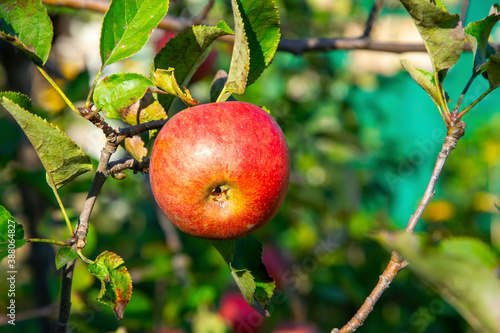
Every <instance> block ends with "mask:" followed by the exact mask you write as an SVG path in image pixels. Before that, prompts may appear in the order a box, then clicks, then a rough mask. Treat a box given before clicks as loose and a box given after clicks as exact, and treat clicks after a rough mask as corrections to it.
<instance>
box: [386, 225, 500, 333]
mask: <svg viewBox="0 0 500 333" xmlns="http://www.w3.org/2000/svg"><path fill="white" fill-rule="evenodd" d="M377 239H378V240H379V242H381V243H382V244H383V245H384V246H385V247H386V248H387V249H388V250H396V251H398V252H399V253H400V254H401V255H402V256H403V257H404V258H405V259H406V260H407V261H408V262H409V266H408V267H409V268H410V269H411V270H413V271H414V272H415V274H416V275H418V276H419V277H420V278H421V279H422V280H424V281H425V282H427V283H429V284H430V285H431V286H432V287H433V288H434V289H435V290H436V292H437V293H438V294H439V295H440V296H442V297H443V298H444V299H445V300H446V301H447V302H449V303H450V304H451V305H453V306H454V307H455V308H456V309H457V311H458V312H459V313H460V314H461V315H462V316H463V318H464V319H465V320H466V321H467V322H468V323H469V325H471V327H472V328H473V329H474V330H475V331H476V332H484V333H486V332H489V333H491V332H500V326H499V325H498V323H499V321H498V320H499V318H500V278H499V277H498V275H497V273H496V272H495V270H494V269H493V268H492V267H491V266H492V260H493V258H492V256H494V254H493V251H492V250H488V249H487V248H488V247H487V246H486V245H485V244H483V243H482V242H481V241H480V240H478V239H474V238H468V239H466V238H464V237H461V238H459V239H454V238H450V239H446V240H442V241H441V243H440V244H439V245H437V246H431V245H425V244H430V242H429V240H428V239H427V238H425V237H423V236H422V237H418V236H416V235H409V234H406V233H382V234H379V235H378V237H377ZM496 261H497V262H498V258H496Z"/></svg>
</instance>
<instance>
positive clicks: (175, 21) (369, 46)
mask: <svg viewBox="0 0 500 333" xmlns="http://www.w3.org/2000/svg"><path fill="white" fill-rule="evenodd" d="M42 2H43V3H44V4H46V5H54V6H64V7H70V8H75V9H88V10H93V11H97V12H101V13H105V12H106V11H107V9H108V6H109V2H107V1H102V0H42ZM382 2H383V1H381V0H376V2H375V4H374V8H373V9H372V11H371V13H370V17H371V16H373V20H375V18H376V16H377V14H378V13H379V11H380V9H379V8H381V7H382V4H380V7H379V5H377V3H382ZM207 7H208V4H207ZM202 13H203V11H202ZM198 19H199V18H198V16H197V17H194V18H193V19H191V20H186V19H183V18H179V17H172V16H168V15H167V16H166V17H165V18H164V19H163V20H162V21H161V22H160V24H159V25H158V28H160V29H165V30H172V31H181V30H184V29H185V28H187V27H189V26H191V25H193V23H195V21H196V20H198ZM370 20H371V18H368V20H367V24H366V26H365V32H364V34H366V33H367V32H368V34H369V33H370V32H371V30H372V27H373V22H372V23H370ZM370 24H371V26H370ZM219 40H220V41H223V42H226V43H234V36H224V37H221V38H219ZM490 45H491V46H492V47H493V48H494V49H496V50H497V51H499V50H500V44H490ZM333 50H369V51H379V52H390V53H404V52H426V49H425V45H424V44H423V43H420V44H417V43H398V42H377V41H372V40H370V39H369V38H364V35H362V36H360V37H359V38H306V39H282V40H281V41H280V43H279V45H278V51H281V52H289V53H293V54H295V55H301V54H303V53H305V52H327V51H333ZM465 51H468V52H470V51H471V48H470V46H469V45H468V44H467V45H466V46H465Z"/></svg>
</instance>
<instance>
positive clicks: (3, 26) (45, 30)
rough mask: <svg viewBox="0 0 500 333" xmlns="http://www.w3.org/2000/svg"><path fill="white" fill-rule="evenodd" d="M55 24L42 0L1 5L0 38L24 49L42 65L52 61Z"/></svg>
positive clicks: (10, 1) (16, 0)
mask: <svg viewBox="0 0 500 333" xmlns="http://www.w3.org/2000/svg"><path fill="white" fill-rule="evenodd" d="M53 34H54V32H53V28H52V21H51V20H50V18H49V16H48V15H47V9H46V8H45V6H44V5H43V4H42V2H41V1H40V0H4V1H1V2H0V38H2V39H4V40H6V41H7V42H9V43H11V44H12V45H14V46H15V47H17V48H19V49H20V50H22V51H23V52H24V53H26V54H27V55H28V57H30V58H31V60H33V62H34V63H35V64H37V65H39V66H41V65H43V64H44V63H45V62H46V61H47V59H48V58H49V53H50V48H51V45H52V37H53Z"/></svg>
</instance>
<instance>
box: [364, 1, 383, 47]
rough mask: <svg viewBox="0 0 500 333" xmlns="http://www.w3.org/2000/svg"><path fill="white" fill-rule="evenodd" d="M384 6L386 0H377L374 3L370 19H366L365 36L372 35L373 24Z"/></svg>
mask: <svg viewBox="0 0 500 333" xmlns="http://www.w3.org/2000/svg"><path fill="white" fill-rule="evenodd" d="M383 6H384V0H375V2H374V3H373V7H372V10H371V11H370V15H369V16H368V20H366V24H365V31H364V32H363V37H364V38H368V37H370V33H371V31H372V29H373V25H374V24H375V20H376V19H377V16H378V14H379V13H380V11H381V10H382V7H383Z"/></svg>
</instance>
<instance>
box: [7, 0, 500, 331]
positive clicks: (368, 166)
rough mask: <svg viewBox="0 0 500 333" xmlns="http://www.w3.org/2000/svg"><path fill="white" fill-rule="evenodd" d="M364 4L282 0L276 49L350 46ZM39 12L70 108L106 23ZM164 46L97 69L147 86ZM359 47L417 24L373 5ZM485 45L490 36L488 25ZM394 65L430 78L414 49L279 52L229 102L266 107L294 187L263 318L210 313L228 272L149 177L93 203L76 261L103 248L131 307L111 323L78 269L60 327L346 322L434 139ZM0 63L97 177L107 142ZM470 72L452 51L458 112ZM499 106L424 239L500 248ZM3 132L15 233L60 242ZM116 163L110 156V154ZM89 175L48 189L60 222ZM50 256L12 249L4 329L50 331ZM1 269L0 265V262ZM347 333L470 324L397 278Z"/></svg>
mask: <svg viewBox="0 0 500 333" xmlns="http://www.w3.org/2000/svg"><path fill="white" fill-rule="evenodd" d="M443 2H444V3H445V5H446V6H447V8H448V10H449V11H450V12H453V13H455V12H459V11H460V7H461V4H462V3H461V1H451V0H450V1H443ZM493 3H494V1H471V2H470V6H469V11H468V13H467V18H466V23H468V22H470V21H474V20H478V19H481V18H483V17H485V16H486V15H487V14H488V11H489V8H490V6H491V4H493ZM204 4H205V1H201V0H179V1H175V2H172V3H171V8H170V10H169V14H170V15H176V16H189V15H195V14H197V13H198V12H199V10H200V9H201V8H202V6H203V5H204ZM372 4H373V1H370V0H357V1H356V0H307V1H306V0H280V1H277V5H278V9H279V11H280V17H281V22H282V38H287V39H296V38H307V37H341V36H346V37H355V36H358V35H359V34H360V33H362V31H363V28H364V22H365V20H366V17H367V16H368V13H369V11H370V8H371V6H372ZM230 8H231V7H230V2H229V1H217V2H216V4H215V7H214V8H213V10H212V11H211V12H210V14H209V17H208V19H207V21H208V22H209V23H212V24H215V23H216V22H217V21H219V20H220V19H225V20H226V21H227V22H231V21H232V20H231V11H230ZM49 13H50V14H51V17H52V19H53V21H54V27H55V31H56V39H55V44H54V45H55V46H54V49H53V52H52V55H51V58H50V60H49V64H48V70H50V71H51V75H52V76H53V77H55V78H56V82H58V84H60V85H62V87H63V88H64V90H65V92H66V93H67V94H68V96H69V97H70V98H71V99H72V100H73V101H82V100H83V99H84V98H85V97H86V94H87V92H88V83H89V80H93V78H94V76H95V73H96V67H97V68H98V66H99V65H100V63H99V53H98V40H99V29H100V22H101V20H102V15H101V14H96V13H91V12H88V11H77V10H70V9H62V8H50V10H49ZM162 34H163V33H162V32H161V31H155V32H154V33H153V36H152V39H151V41H150V43H149V44H148V46H147V47H146V48H145V49H144V50H142V51H141V52H140V53H138V54H137V55H136V56H134V57H132V58H131V59H128V60H125V61H122V62H120V63H119V64H116V65H113V66H110V68H109V69H108V72H107V73H105V74H106V75H107V74H110V73H112V72H118V71H133V72H141V73H146V74H147V73H148V71H149V66H150V64H151V61H152V58H153V56H154V52H155V48H156V47H157V45H155V43H156V41H158V40H159V39H161V37H162ZM372 38H373V39H374V40H380V41H394V42H420V37H419V35H418V32H417V30H416V28H415V26H414V25H413V22H412V21H411V20H410V18H409V16H408V14H407V13H406V12H405V11H404V9H403V7H402V6H401V5H400V3H399V1H396V0H390V1H386V4H385V6H384V9H383V10H382V12H381V15H380V16H379V18H378V20H377V23H376V24H375V27H374V30H373V34H372ZM492 39H493V40H496V41H498V40H500V35H499V32H497V30H494V32H493V34H492ZM230 49H231V47H230V45H228V44H226V43H223V42H220V43H217V45H216V52H217V56H216V60H215V62H216V63H215V65H214V67H213V68H211V69H210V72H211V73H210V75H209V76H206V77H205V78H203V79H202V80H200V81H198V82H195V83H193V84H192V85H191V86H190V90H191V93H192V95H193V97H194V98H196V99H199V100H201V102H202V103H206V102H208V100H209V88H210V82H211V78H212V76H213V74H214V73H215V70H216V69H219V68H220V69H225V70H228V67H229V62H230ZM402 58H407V59H409V60H410V61H411V62H412V63H413V64H414V65H415V66H416V67H420V68H427V69H428V68H429V67H430V61H429V59H428V57H427V55H426V54H423V53H420V54H390V53H383V52H370V51H330V52H314V53H313V52H311V53H305V54H303V55H292V54H290V53H285V52H278V53H277V54H276V56H275V59H274V60H273V62H272V64H271V66H270V67H269V68H268V69H267V70H266V71H265V72H264V73H263V75H262V76H261V77H260V78H259V80H258V81H257V82H256V83H255V84H254V85H252V86H250V87H249V88H248V89H247V90H246V92H245V94H244V95H241V96H235V97H236V98H237V99H239V100H242V101H247V102H251V103H253V104H256V105H260V106H265V107H266V108H267V109H269V110H270V111H271V115H272V116H273V117H274V118H275V119H276V120H277V121H278V123H279V124H280V126H281V128H282V129H283V131H284V133H285V136H286V137H287V140H288V144H289V147H290V151H291V156H292V176H291V185H290V190H289V192H288V195H287V198H286V200H285V202H284V204H283V207H282V208H281V210H280V211H279V213H278V215H277V216H276V217H275V218H274V220H273V221H272V222H270V223H269V224H268V225H267V226H266V227H264V228H263V229H261V230H260V231H258V232H257V234H256V236H257V238H259V239H260V240H261V242H262V243H263V244H264V256H265V258H264V259H265V262H266V264H267V266H268V269H269V271H270V273H271V275H273V276H274V277H275V279H276V280H277V282H278V289H277V292H276V295H275V296H274V297H273V300H272V303H271V305H270V309H269V312H270V314H271V317H270V318H266V319H263V318H261V317H258V316H257V315H256V314H255V313H252V312H245V311H248V310H247V309H244V308H243V307H242V306H241V304H240V303H238V302H237V300H236V301H235V302H236V303H234V304H236V305H231V306H229V308H230V309H239V310H238V311H240V312H241V314H243V318H240V319H239V320H240V324H237V325H236V327H231V324H229V322H228V320H227V318H229V317H230V316H232V315H233V314H228V313H227V312H228V311H227V310H223V308H224V306H225V305H224V304H225V302H229V303H228V304H233V303H230V302H231V301H230V299H231V297H233V292H234V291H236V286H235V284H234V281H233V279H232V277H231V275H230V272H229V269H228V268H227V266H226V264H225V263H224V261H223V260H222V258H221V257H220V255H219V254H218V253H217V252H216V251H215V250H214V248H213V247H212V246H211V245H210V243H209V242H208V241H205V240H201V239H196V238H193V237H190V236H187V235H185V234H183V233H181V232H178V231H177V230H176V229H174V228H173V227H172V226H171V225H170V224H169V222H168V221H165V220H164V218H162V216H161V214H159V212H158V209H157V207H156V204H155V202H154V199H153V197H152V194H151V192H150V189H149V184H148V177H147V175H141V174H135V175H134V174H133V173H132V172H131V171H127V177H126V178H125V179H124V180H121V181H118V180H114V179H109V180H108V181H107V182H106V184H105V186H104V188H103V190H102V191H101V193H100V195H99V197H98V200H97V203H96V207H95V209H94V212H93V214H92V217H91V221H90V232H89V236H88V244H87V247H86V248H85V249H84V254H85V256H87V257H88V258H91V259H93V258H95V257H96V256H97V255H98V254H99V253H101V252H102V251H104V250H109V251H112V252H115V253H117V254H118V255H120V256H121V257H122V258H124V260H125V262H126V266H127V268H128V270H129V272H130V274H131V276H132V279H133V282H134V291H133V295H132V299H131V301H130V303H129V305H128V307H127V309H126V310H125V316H124V319H123V320H122V321H117V320H116V319H115V318H114V315H113V313H112V311H111V309H109V308H108V307H106V306H104V305H101V304H99V303H97V301H96V298H97V294H98V292H99V288H100V283H99V281H98V280H96V279H95V278H94V277H92V276H91V275H90V274H89V273H88V272H87V271H86V266H85V265H83V264H82V263H81V262H79V263H78V264H77V267H76V270H75V277H74V280H73V295H72V302H73V305H72V316H71V319H70V327H71V331H72V332H114V331H117V330H118V331H120V330H121V332H182V331H184V332H200V333H202V332H230V331H235V332H254V331H255V329H256V328H258V329H260V331H261V332H271V331H273V330H274V329H275V328H276V327H278V326H280V325H283V323H286V322H307V323H313V325H315V326H316V327H317V328H318V329H319V330H320V331H330V330H331V329H332V328H334V327H340V326H342V325H344V324H345V323H346V322H347V321H348V320H349V319H350V318H351V317H352V315H353V314H354V313H355V312H356V310H357V309H358V308H359V306H360V305H361V304H362V302H363V301H364V299H365V298H366V296H367V295H368V294H369V293H370V291H371V289H372V288H373V287H374V286H375V284H376V282H377V281H378V276H379V275H380V273H381V272H382V271H383V269H384V268H385V265H386V264H387V262H388V260H389V253H388V252H387V251H386V250H384V249H383V248H382V247H381V246H380V245H379V244H378V243H377V242H376V241H374V240H373V239H372V238H371V235H373V233H374V232H376V231H379V230H401V229H404V227H405V226H406V223H407V222H408V219H409V218H410V215H411V214H412V213H413V212H414V210H415V208H416V206H417V205H418V202H419V200H420V198H421V196H422V194H423V192H424V190H425V187H426V185H427V183H428V181H429V177H430V174H431V172H432V167H433V165H434V162H435V159H436V157H437V153H438V152H439V150H440V148H441V144H442V141H443V139H444V136H445V134H446V132H445V127H444V123H443V121H442V120H441V117H440V115H439V112H438V110H437V109H436V107H435V106H434V104H433V103H432V101H431V99H430V98H429V97H428V96H427V95H426V93H425V92H424V91H423V90H422V89H421V88H420V87H419V86H418V85H417V84H416V83H415V82H414V81H413V80H412V79H411V77H410V76H409V75H408V74H407V73H405V72H403V71H402V70H401V67H400V65H399V60H400V59H402ZM0 61H1V63H0V90H2V91H3V90H14V91H20V92H23V93H25V94H27V95H29V96H31V97H32V98H33V100H34V103H35V106H36V107H37V109H36V112H37V113H38V114H39V115H41V116H42V117H44V118H47V120H48V121H50V122H52V123H55V124H57V125H58V126H59V127H60V128H62V129H64V130H65V131H66V132H67V133H68V135H69V136H70V137H71V138H72V139H73V140H75V141H76V142H77V143H78V144H80V145H81V146H82V147H83V149H84V151H85V152H86V153H88V154H90V155H91V156H92V158H93V159H94V164H95V165H97V160H96V159H97V158H98V156H99V155H98V153H99V151H100V149H101V148H102V145H103V142H104V141H103V140H104V137H103V135H102V133H101V132H99V130H96V129H94V128H93V127H92V125H91V124H89V123H86V122H85V120H83V119H79V118H78V117H77V116H76V115H74V114H73V113H72V112H70V111H68V110H67V109H65V108H64V104H63V103H62V101H61V100H60V99H59V98H58V96H57V95H56V93H55V92H54V91H53V90H51V89H50V88H49V87H48V85H47V83H45V82H44V81H43V78H41V77H40V75H39V73H38V72H35V69H34V68H33V67H32V66H31V65H30V62H29V60H28V59H27V57H25V56H24V54H21V53H20V52H17V51H15V50H14V49H13V47H11V46H10V45H8V44H7V43H5V42H3V41H0ZM471 71H472V54H470V53H464V54H463V55H462V57H461V60H460V61H459V63H458V64H457V65H455V66H454V67H453V68H452V70H451V71H450V72H449V74H448V77H447V79H446V80H445V89H446V91H447V92H448V94H449V95H450V98H451V99H452V100H454V101H456V100H457V98H458V96H459V95H460V93H461V91H462V89H463V87H464V86H465V84H466V82H467V80H468V78H469V77H470V74H471ZM487 87H488V86H487V80H485V79H483V78H479V79H477V80H476V82H475V83H474V84H473V86H472V88H471V89H470V91H469V93H468V95H467V96H466V99H465V102H464V105H468V104H470V102H472V101H473V100H474V99H475V98H477V97H478V96H479V95H480V94H482V92H483V91H484V90H486V89H487ZM499 101H500V94H499V92H498V91H496V92H493V93H492V94H491V95H490V96H488V97H487V98H486V99H485V100H483V101H482V102H481V103H480V104H479V105H478V106H477V107H476V108H474V109H473V111H471V112H470V113H469V114H468V115H467V116H466V117H465V118H464V121H465V122H466V123H467V130H466V135H465V137H464V138H463V139H462V140H461V141H460V142H459V144H458V147H457V149H456V150H455V151H453V153H452V154H451V157H450V159H449V160H448V162H447V165H446V166H445V169H444V171H443V173H442V176H441V178H440V180H439V183H438V186H437V188H436V194H435V197H434V199H433V201H432V202H431V204H430V205H429V207H428V209H427V211H426V213H425V214H424V218H423V219H422V221H421V222H420V223H419V227H418V230H419V231H422V232H426V233H428V234H430V235H431V237H432V238H433V239H441V238H444V237H447V236H449V235H469V236H473V237H477V238H479V239H481V240H483V241H484V242H485V243H487V244H489V245H491V246H492V247H493V248H494V249H495V250H496V252H497V254H498V253H500V223H499V216H498V211H497V208H496V205H497V204H498V202H499V199H498V197H499V195H500V159H499V155H500V132H499V131H498V128H499V126H500V114H499V113H498V112H497V111H498V110H497V109H498V105H499ZM174 112H175V111H174ZM111 123H112V124H113V125H116V126H119V125H120V124H119V123H117V122H116V121H112V122H111ZM0 132H1V133H2V135H1V136H0V204H1V205H3V206H5V207H6V208H7V209H8V210H9V211H10V212H11V213H12V214H13V216H14V217H15V218H16V219H17V221H18V222H20V223H22V224H23V225H24V228H25V231H26V233H27V236H28V237H43V238H52V239H58V240H66V239H67V237H68V234H67V231H66V228H65V225H64V221H63V219H62V217H61V214H60V212H59V210H58V205H57V202H56V201H55V199H54V196H53V194H52V192H51V190H50V188H49V187H48V186H47V184H46V182H45V174H44V171H43V168H42V167H41V164H40V163H39V161H38V157H37V156H36V154H35V152H34V150H33V148H32V147H31V146H30V144H29V141H27V139H26V138H25V136H24V134H22V131H21V130H20V128H19V127H18V126H17V124H16V123H15V122H14V121H13V120H12V119H11V118H10V117H8V116H7V115H6V114H5V113H3V112H2V113H0ZM120 154H121V155H120ZM124 154H125V152H124V150H121V151H119V152H118V153H117V154H116V155H117V156H116V158H118V157H119V156H124ZM92 177H93V174H86V175H84V176H82V177H80V178H78V179H77V180H75V181H74V182H72V183H71V184H69V185H67V186H65V187H64V188H62V189H61V190H60V194H61V197H62V198H63V201H64V203H65V205H66V207H67V208H68V210H69V212H70V214H71V216H70V218H71V219H72V221H76V220H77V218H78V214H79V211H80V210H81V207H82V203H83V201H84V200H85V197H86V194H87V191H88V189H89V188H90V184H91V181H92ZM55 251H57V248H55V247H52V246H51V245H47V244H28V245H26V246H24V247H23V248H21V249H19V250H18V251H17V267H18V275H17V281H16V283H17V293H16V304H17V320H16V326H15V327H12V326H11V325H5V321H2V322H0V325H3V326H0V330H1V331H2V332H48V331H49V329H50V325H53V323H54V321H55V320H56V318H57V312H58V311H57V306H58V297H59V290H60V272H58V271H56V269H55V266H54V256H55ZM0 268H1V271H2V272H4V271H6V266H5V262H3V263H2V264H0ZM2 274H3V273H2ZM1 276H3V275H1ZM7 289H8V288H7V281H6V279H4V278H2V279H1V280H0V291H1V294H0V309H5V308H6V306H7V302H8V298H7V295H6V292H3V290H7ZM233 298H234V297H233ZM236 298H237V297H236ZM238 304H240V305H238ZM240 308H241V309H240ZM4 311H5V310H0V313H3V312H4ZM238 311H237V312H238ZM224 317H226V319H224ZM2 320H4V319H2ZM359 331H360V332H468V331H470V329H469V328H468V325H467V324H466V323H465V321H464V320H463V319H461V317H460V316H459V315H458V314H457V312H456V311H455V310H454V309H453V308H452V307H451V306H450V305H448V303H446V302H445V301H444V300H442V299H441V297H440V295H439V294H437V293H435V292H434V291H432V290H431V289H430V288H428V287H427V286H426V285H425V284H424V283H423V282H421V281H420V280H419V279H418V278H417V277H416V276H415V275H414V274H413V273H412V272H411V271H410V270H404V271H402V272H401V273H400V274H399V275H398V277H397V278H396V279H395V281H394V283H393V284H392V285H391V288H390V289H389V290H388V291H387V292H386V293H385V294H384V295H383V296H382V298H381V300H380V302H379V303H378V304H377V306H376V307H375V310H374V311H373V313H372V314H371V315H370V317H369V318H368V320H367V321H366V323H365V325H364V326H363V327H362V328H361V329H360V330H359Z"/></svg>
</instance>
